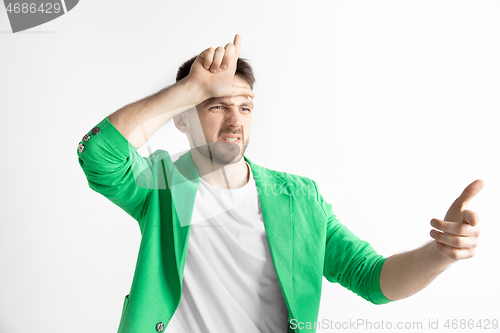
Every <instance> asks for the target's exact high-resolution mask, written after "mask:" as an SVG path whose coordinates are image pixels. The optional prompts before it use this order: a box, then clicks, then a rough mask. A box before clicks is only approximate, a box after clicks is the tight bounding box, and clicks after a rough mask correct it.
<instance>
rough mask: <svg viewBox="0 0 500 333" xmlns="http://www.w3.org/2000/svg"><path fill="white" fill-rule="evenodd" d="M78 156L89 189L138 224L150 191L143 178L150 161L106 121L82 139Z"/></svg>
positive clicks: (145, 175) (105, 119) (146, 175)
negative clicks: (106, 199) (120, 209)
mask: <svg viewBox="0 0 500 333" xmlns="http://www.w3.org/2000/svg"><path fill="white" fill-rule="evenodd" d="M77 154H78V162H79V163H80V166H81V167H82V169H83V172H84V173H85V176H86V177H87V181H88V183H89V186H90V188H91V189H92V190H94V191H96V192H98V193H100V194H102V195H103V196H105V197H106V198H108V199H109V200H110V201H112V202H113V203H115V204H116V205H117V206H119V207H120V208H122V209H123V210H124V211H125V212H126V213H127V214H129V215H130V216H132V217H133V218H134V219H135V220H137V221H138V222H140V220H141V219H142V217H143V215H144V213H145V211H146V208H147V203H148V197H149V196H150V193H151V191H152V190H151V188H148V186H144V185H143V184H147V181H145V180H144V178H145V177H146V178H147V177H150V176H149V175H148V172H147V170H149V169H150V163H151V162H150V161H149V159H147V158H144V157H142V156H141V155H140V154H139V152H138V151H137V149H136V148H135V147H134V146H132V145H131V144H130V143H129V142H128V140H127V139H126V138H125V137H124V136H123V135H122V134H121V133H120V132H119V131H118V130H117V129H116V127H114V126H113V124H111V122H110V121H109V119H108V117H106V118H104V119H103V120H102V121H101V122H100V123H98V124H97V125H96V126H95V127H94V128H93V129H92V130H91V131H89V132H88V133H87V134H86V135H85V136H84V137H83V138H82V141H80V143H79V145H78V149H77ZM134 175H135V176H134ZM139 175H140V176H141V179H139V177H138V176H139ZM139 183H142V185H141V186H139Z"/></svg>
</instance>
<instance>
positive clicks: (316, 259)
mask: <svg viewBox="0 0 500 333" xmlns="http://www.w3.org/2000/svg"><path fill="white" fill-rule="evenodd" d="M77 153H78V159H79V163H80V166H81V167H82V169H83V171H84V173H85V175H86V177H87V180H88V183H89V186H90V188H91V189H93V190H94V191H96V192H98V193H101V194H102V195H104V196H105V197H106V198H108V199H109V200H110V201H112V202H113V203H115V204H116V205H118V206H119V207H121V208H122V209H123V210H124V211H125V212H127V213H128V214H129V215H130V216H132V217H133V218H134V219H135V220H136V221H137V222H138V223H139V227H140V230H141V235H142V239H141V244H140V248H139V253H138V258H137V264H136V268H135V273H134V278H133V281H132V286H131V289H130V293H129V295H127V296H125V301H124V304H123V310H122V314H121V320H120V325H119V328H118V333H154V332H161V331H163V330H164V327H166V325H167V324H168V322H169V321H170V319H171V318H172V316H173V314H174V312H175V310H176V309H177V306H178V304H179V301H180V297H181V288H182V280H183V271H184V265H185V262H186V254H187V248H188V239H189V230H190V226H189V222H190V219H191V214H192V211H193V205H194V201H195V197H196V192H197V189H198V186H199V183H200V181H199V175H198V172H197V169H196V166H195V165H194V163H193V161H192V158H191V152H190V151H188V152H187V153H185V154H183V155H182V156H180V157H179V159H178V160H177V161H175V162H174V163H172V160H171V158H170V155H169V154H168V153H167V152H166V151H162V150H157V151H156V152H154V153H153V154H151V155H150V156H149V157H148V158H145V157H142V156H141V155H140V154H139V153H138V152H137V149H136V148H134V147H133V146H132V145H131V144H130V143H129V142H128V141H127V139H126V138H125V137H124V136H123V135H122V134H121V133H120V132H119V131H118V130H117V129H116V128H115V127H114V126H113V125H112V124H111V123H110V122H109V120H108V118H107V117H106V118H104V119H103V120H102V121H101V122H100V123H99V124H97V125H96V127H94V128H93V129H92V131H89V132H88V133H87V134H86V135H85V136H84V138H83V139H82V141H80V143H79V146H78V151H77ZM244 158H245V160H246V161H247V162H248V164H249V165H250V167H251V169H252V172H253V175H254V179H255V183H256V185H257V190H258V195H259V202H260V205H261V209H262V215H263V220H264V226H265V230H266V234H267V238H268V241H269V247H270V250H271V255H272V258H273V262H274V266H275V269H276V273H277V276H278V280H279V282H280V286H281V290H282V292H283V296H284V298H285V302H286V305H287V307H288V314H289V318H288V320H289V322H288V325H289V327H288V331H289V332H293V331H294V330H292V329H291V328H290V326H293V325H290V324H291V323H292V321H291V320H292V319H295V320H294V323H295V325H294V326H293V327H292V328H295V332H306V331H307V332H313V331H314V330H306V329H300V327H301V326H304V325H305V324H304V325H300V323H301V322H302V323H307V322H315V321H317V318H318V312H319V304H320V297H321V283H322V276H324V277H325V278H326V279H327V280H328V281H330V282H338V283H340V284H341V285H343V286H345V287H346V288H348V289H350V290H351V291H353V292H355V293H357V294H358V295H360V296H361V297H363V298H365V299H367V300H369V301H370V302H372V303H375V304H382V303H387V302H389V301H390V300H388V299H387V298H386V297H384V295H383V294H382V292H381V290H380V283H379V278H380V271H381V269H382V265H383V263H384V261H385V258H384V257H382V256H381V255H379V254H377V253H376V252H375V251H374V250H373V248H372V247H371V246H370V244H369V243H367V242H365V241H362V240H360V239H359V238H357V237H356V236H355V235H354V234H352V233H351V232H350V231H349V230H348V229H347V228H346V227H345V226H344V225H342V224H341V223H340V222H339V220H338V219H337V217H336V216H335V215H334V214H333V212H332V207H331V205H330V204H328V203H327V202H325V201H324V200H323V197H322V196H321V195H320V193H319V191H318V187H317V185H316V183H315V182H314V181H313V180H311V179H309V178H306V177H300V176H297V175H292V174H288V173H283V172H277V171H273V170H269V169H267V168H264V167H261V166H259V165H257V164H255V163H253V162H251V161H250V160H249V159H248V158H247V157H244ZM298 323H299V324H298ZM283 324H285V323H283Z"/></svg>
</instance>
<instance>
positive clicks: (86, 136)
mask: <svg viewBox="0 0 500 333" xmlns="http://www.w3.org/2000/svg"><path fill="white" fill-rule="evenodd" d="M88 139H90V135H89V134H88V133H87V134H85V135H84V136H83V138H82V140H83V141H87V140H88Z"/></svg>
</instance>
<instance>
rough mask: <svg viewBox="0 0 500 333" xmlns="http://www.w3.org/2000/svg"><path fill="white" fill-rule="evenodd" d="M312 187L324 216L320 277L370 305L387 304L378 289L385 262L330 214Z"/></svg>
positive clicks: (388, 300)
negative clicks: (334, 283)
mask: <svg viewBox="0 0 500 333" xmlns="http://www.w3.org/2000/svg"><path fill="white" fill-rule="evenodd" d="M314 186H315V187H316V193H317V195H318V196H317V200H318V202H319V204H320V205H321V207H322V208H323V212H324V213H325V215H326V221H327V225H326V246H325V261H324V267H323V276H324V277H325V278H326V279H327V280H328V281H330V282H337V283H339V284H340V285H342V286H344V287H346V288H347V289H349V290H351V291H352V292H354V293H356V294H357V295H359V296H361V297H363V298H364V299H366V300H368V301H370V302H372V303H373V304H385V303H389V302H391V300H390V299H388V298H386V297H385V296H384V294H383V293H382V290H381V289H380V272H381V270H382V265H383V264H384V262H385V260H386V259H387V258H384V257H383V256H382V255H380V254H378V253H377V252H376V251H375V250H374V249H373V248H372V246H371V245H370V244H369V243H368V242H366V241H363V240H361V239H359V238H358V237H356V236H355V235H354V234H353V233H352V232H351V231H350V230H349V229H348V228H347V227H346V226H345V225H343V224H342V223H340V221H339V220H338V218H337V216H336V215H335V214H333V211H332V206H331V205H330V204H329V203H327V202H326V201H325V200H324V199H323V197H322V196H321V194H320V193H319V191H318V188H317V185H316V183H315V182H314Z"/></svg>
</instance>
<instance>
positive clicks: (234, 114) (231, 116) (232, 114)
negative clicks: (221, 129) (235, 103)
mask: <svg viewBox="0 0 500 333" xmlns="http://www.w3.org/2000/svg"><path fill="white" fill-rule="evenodd" d="M226 125H227V126H230V127H233V128H240V127H241V126H243V115H242V114H241V113H240V112H239V110H238V109H237V108H236V109H231V110H230V111H229V112H228V115H227V118H226Z"/></svg>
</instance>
